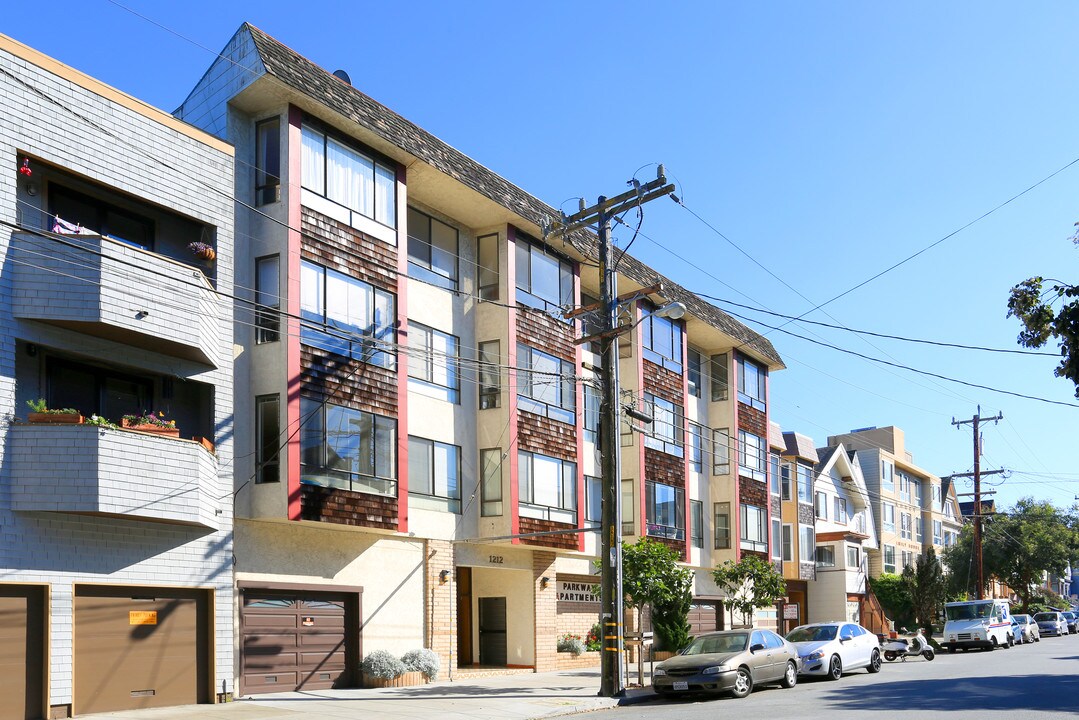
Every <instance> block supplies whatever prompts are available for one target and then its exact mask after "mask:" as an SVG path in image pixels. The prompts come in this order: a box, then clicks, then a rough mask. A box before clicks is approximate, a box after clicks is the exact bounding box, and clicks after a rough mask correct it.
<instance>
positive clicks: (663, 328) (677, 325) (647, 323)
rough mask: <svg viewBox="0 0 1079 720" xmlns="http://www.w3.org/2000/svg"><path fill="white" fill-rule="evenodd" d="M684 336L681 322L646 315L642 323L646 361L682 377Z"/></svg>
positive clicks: (642, 341) (643, 352)
mask: <svg viewBox="0 0 1079 720" xmlns="http://www.w3.org/2000/svg"><path fill="white" fill-rule="evenodd" d="M682 335H683V333H682V323H681V322H680V321H678V320H671V319H670V318H664V317H659V316H658V315H655V314H650V315H645V316H644V320H642V321H641V344H642V346H643V351H642V354H643V355H644V357H645V359H647V360H650V361H652V362H654V363H656V364H657V365H660V366H661V367H665V368H667V369H668V370H671V371H673V372H676V373H678V374H679V375H681V374H682Z"/></svg>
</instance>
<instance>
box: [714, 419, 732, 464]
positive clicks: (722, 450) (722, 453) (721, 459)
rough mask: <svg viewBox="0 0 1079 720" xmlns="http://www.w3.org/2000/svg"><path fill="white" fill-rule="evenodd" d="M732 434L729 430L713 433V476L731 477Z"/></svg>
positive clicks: (718, 429)
mask: <svg viewBox="0 0 1079 720" xmlns="http://www.w3.org/2000/svg"><path fill="white" fill-rule="evenodd" d="M730 472H731V433H730V430H728V429H727V428H716V429H715V430H713V431H712V474H713V475H730Z"/></svg>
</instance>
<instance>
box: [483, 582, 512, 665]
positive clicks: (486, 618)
mask: <svg viewBox="0 0 1079 720" xmlns="http://www.w3.org/2000/svg"><path fill="white" fill-rule="evenodd" d="M479 619H480V665H496V666H505V665H506V662H507V655H506V598H504V597H486V598H480V618H479Z"/></svg>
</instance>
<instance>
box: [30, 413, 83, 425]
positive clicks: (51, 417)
mask: <svg viewBox="0 0 1079 720" xmlns="http://www.w3.org/2000/svg"><path fill="white" fill-rule="evenodd" d="M84 419H85V418H83V416H82V415H79V414H78V413H37V412H32V413H29V414H28V415H27V416H26V421H27V422H32V423H58V424H63V425H82V423H83V420H84Z"/></svg>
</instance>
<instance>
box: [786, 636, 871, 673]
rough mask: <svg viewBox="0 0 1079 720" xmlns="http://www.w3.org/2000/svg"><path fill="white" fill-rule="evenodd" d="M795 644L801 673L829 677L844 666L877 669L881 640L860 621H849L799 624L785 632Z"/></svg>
mask: <svg viewBox="0 0 1079 720" xmlns="http://www.w3.org/2000/svg"><path fill="white" fill-rule="evenodd" d="M787 641H788V642H791V643H793V644H794V646H795V647H796V648H798V655H799V658H800V660H801V666H802V667H801V670H800V672H801V673H802V674H803V675H824V676H827V677H828V678H829V679H831V680H838V679H839V678H841V677H843V673H844V672H846V671H847V670H857V669H858V668H865V669H866V670H868V671H869V672H871V673H875V672H880V666H881V655H880V641H879V640H877V636H876V635H874V634H873V633H871V632H869V631H868V630H866V629H865V628H864V627H862V626H861V625H858V624H856V623H848V622H827V623H813V624H811V625H799V626H798V627H796V628H794V629H793V630H791V631H790V632H789V633H787Z"/></svg>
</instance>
